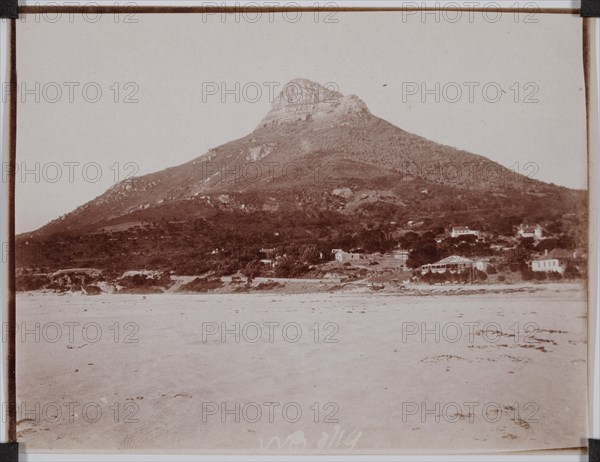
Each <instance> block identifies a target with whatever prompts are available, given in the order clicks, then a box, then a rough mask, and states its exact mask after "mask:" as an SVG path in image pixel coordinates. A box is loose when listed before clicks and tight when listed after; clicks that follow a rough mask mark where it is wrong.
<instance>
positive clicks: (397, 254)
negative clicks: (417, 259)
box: [394, 250, 409, 270]
mask: <svg viewBox="0 0 600 462" xmlns="http://www.w3.org/2000/svg"><path fill="white" fill-rule="evenodd" d="M408 253H409V252H408V250H394V258H395V259H396V260H398V263H399V264H400V266H402V269H404V270H405V269H407V267H406V263H407V262H408Z"/></svg>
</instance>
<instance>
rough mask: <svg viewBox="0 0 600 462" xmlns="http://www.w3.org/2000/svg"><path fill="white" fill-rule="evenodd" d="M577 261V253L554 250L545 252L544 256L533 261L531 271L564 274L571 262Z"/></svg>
mask: <svg viewBox="0 0 600 462" xmlns="http://www.w3.org/2000/svg"><path fill="white" fill-rule="evenodd" d="M576 259H577V253H576V252H571V251H569V250H564V249H554V250H551V251H550V252H548V251H547V250H546V251H545V252H544V255H541V256H539V257H537V258H536V259H534V260H532V261H531V271H534V272H538V273H539V272H544V273H560V274H563V273H564V272H565V270H566V269H567V265H568V264H569V262H573V261H575V260H576Z"/></svg>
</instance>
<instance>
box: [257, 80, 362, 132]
mask: <svg viewBox="0 0 600 462" xmlns="http://www.w3.org/2000/svg"><path fill="white" fill-rule="evenodd" d="M370 117H372V115H371V112H370V111H369V108H368V107H367V105H366V104H365V103H364V101H362V100H361V99H360V98H359V97H358V96H355V95H349V96H344V95H342V94H341V93H339V92H338V91H336V90H333V89H331V88H325V87H324V86H322V85H319V84H318V83H315V82H312V81H310V80H306V79H295V80H292V81H291V82H289V83H287V84H286V85H285V87H284V88H283V90H282V91H281V93H279V95H278V96H277V98H276V99H275V101H274V102H273V106H272V108H271V110H270V111H269V113H268V114H267V115H266V116H265V118H264V119H263V120H262V121H261V123H260V124H259V125H258V127H257V128H259V129H260V128H273V127H277V126H280V125H285V124H290V123H295V122H300V121H313V122H316V123H317V124H319V125H321V124H322V125H329V126H334V125H352V124H361V123H365V122H367V121H368V120H369V118H370Z"/></svg>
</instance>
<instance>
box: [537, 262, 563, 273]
mask: <svg viewBox="0 0 600 462" xmlns="http://www.w3.org/2000/svg"><path fill="white" fill-rule="evenodd" d="M531 271H535V272H544V273H552V272H554V273H564V272H565V267H564V266H563V265H561V262H560V261H559V260H557V259H549V260H534V261H532V262H531Z"/></svg>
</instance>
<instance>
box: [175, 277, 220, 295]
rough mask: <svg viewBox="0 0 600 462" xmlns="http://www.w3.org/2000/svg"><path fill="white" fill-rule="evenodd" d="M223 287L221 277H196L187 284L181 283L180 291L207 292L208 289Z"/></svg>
mask: <svg viewBox="0 0 600 462" xmlns="http://www.w3.org/2000/svg"><path fill="white" fill-rule="evenodd" d="M221 287H223V282H222V281H221V279H209V278H196V279H194V280H193V281H191V282H188V283H187V284H183V285H182V286H181V287H180V288H179V291H180V292H208V291H209V290H216V289H220V288H221Z"/></svg>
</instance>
